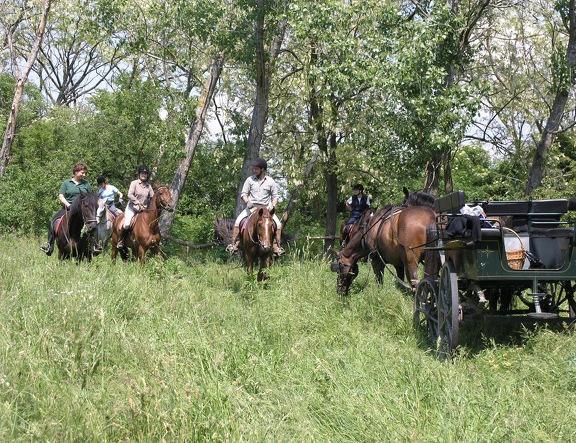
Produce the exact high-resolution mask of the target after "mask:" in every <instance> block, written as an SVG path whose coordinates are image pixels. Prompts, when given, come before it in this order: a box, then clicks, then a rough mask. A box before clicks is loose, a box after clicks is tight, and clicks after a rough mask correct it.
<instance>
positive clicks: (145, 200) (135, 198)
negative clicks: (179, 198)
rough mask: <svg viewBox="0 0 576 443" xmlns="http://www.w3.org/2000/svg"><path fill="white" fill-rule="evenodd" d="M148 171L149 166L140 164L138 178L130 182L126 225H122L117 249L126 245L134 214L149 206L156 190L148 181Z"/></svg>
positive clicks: (125, 212)
mask: <svg viewBox="0 0 576 443" xmlns="http://www.w3.org/2000/svg"><path fill="white" fill-rule="evenodd" d="M148 173H149V170H148V167H147V166H140V167H139V168H138V179H136V180H133V181H132V182H131V183H130V189H129V190H128V204H127V205H126V210H125V211H124V226H123V227H122V231H121V232H120V236H119V239H118V243H117V244H116V248H117V249H121V248H123V247H124V240H125V238H126V234H127V233H128V231H129V230H130V223H131V222H132V218H133V217H134V215H136V214H138V213H139V212H141V211H143V210H145V209H146V208H148V204H149V203H150V200H151V199H152V197H154V190H153V189H152V186H151V185H150V183H148Z"/></svg>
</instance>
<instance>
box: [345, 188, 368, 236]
mask: <svg viewBox="0 0 576 443" xmlns="http://www.w3.org/2000/svg"><path fill="white" fill-rule="evenodd" d="M352 189H353V190H354V195H352V196H351V197H350V198H349V199H348V200H346V208H347V209H348V210H349V211H350V218H349V219H348V221H347V222H346V228H349V227H350V225H352V224H354V222H356V220H358V219H359V218H360V217H361V216H362V214H363V213H364V211H365V210H366V209H368V208H369V207H370V197H368V196H367V195H364V186H362V185H361V184H360V183H358V184H356V185H354V187H353V188H352Z"/></svg>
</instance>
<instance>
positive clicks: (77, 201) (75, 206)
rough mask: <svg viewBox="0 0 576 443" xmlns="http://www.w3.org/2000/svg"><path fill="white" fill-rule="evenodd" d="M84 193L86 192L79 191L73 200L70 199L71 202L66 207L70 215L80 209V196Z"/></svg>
mask: <svg viewBox="0 0 576 443" xmlns="http://www.w3.org/2000/svg"><path fill="white" fill-rule="evenodd" d="M85 194H86V192H82V191H80V194H78V195H77V196H76V197H75V198H74V200H72V203H70V207H69V208H68V213H69V214H70V215H72V214H76V213H77V212H78V211H80V205H81V204H82V196H83V195H85Z"/></svg>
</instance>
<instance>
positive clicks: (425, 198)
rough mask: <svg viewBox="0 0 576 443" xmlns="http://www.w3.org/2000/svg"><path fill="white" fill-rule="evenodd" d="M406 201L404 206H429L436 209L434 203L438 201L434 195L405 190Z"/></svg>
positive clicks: (403, 203)
mask: <svg viewBox="0 0 576 443" xmlns="http://www.w3.org/2000/svg"><path fill="white" fill-rule="evenodd" d="M404 195H405V198H404V201H403V202H402V205H403V206H427V207H429V208H434V203H435V202H436V200H438V197H436V196H435V195H434V194H429V193H427V192H423V191H412V192H408V190H407V189H406V188H404Z"/></svg>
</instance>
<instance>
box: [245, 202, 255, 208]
mask: <svg viewBox="0 0 576 443" xmlns="http://www.w3.org/2000/svg"><path fill="white" fill-rule="evenodd" d="M246 207H247V208H248V209H251V208H253V207H254V203H252V201H251V200H248V201H247V202H246Z"/></svg>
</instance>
